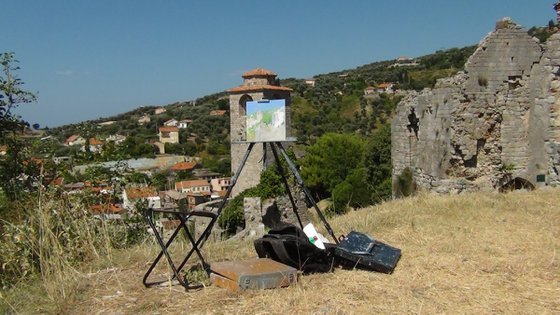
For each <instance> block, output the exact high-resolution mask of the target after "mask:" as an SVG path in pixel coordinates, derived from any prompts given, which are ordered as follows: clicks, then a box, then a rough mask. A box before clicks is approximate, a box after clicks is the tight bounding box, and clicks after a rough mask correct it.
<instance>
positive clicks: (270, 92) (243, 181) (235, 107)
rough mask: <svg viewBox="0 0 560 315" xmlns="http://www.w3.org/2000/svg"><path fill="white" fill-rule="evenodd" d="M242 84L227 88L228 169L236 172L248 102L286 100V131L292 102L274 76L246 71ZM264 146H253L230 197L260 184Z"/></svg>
mask: <svg viewBox="0 0 560 315" xmlns="http://www.w3.org/2000/svg"><path fill="white" fill-rule="evenodd" d="M242 77H243V84H242V85H240V86H237V87H234V88H232V89H230V90H229V91H228V92H229V108H230V138H231V170H232V172H235V171H236V170H237V168H238V167H239V164H240V163H241V159H242V158H243V155H244V154H245V152H246V150H247V147H248V146H249V145H248V143H239V142H240V141H245V140H246V134H245V124H246V115H247V112H246V110H247V107H246V104H247V102H250V101H261V100H276V99H284V100H285V101H286V126H287V128H288V130H289V126H290V115H289V112H290V110H289V108H290V106H289V105H290V103H291V98H290V91H291V89H290V88H287V87H282V86H280V84H279V82H278V80H277V79H276V73H274V72H272V71H269V70H266V69H262V68H256V69H253V70H251V71H248V72H245V73H244V74H243V75H242ZM263 146H264V145H260V144H256V145H255V146H254V148H253V150H252V152H251V155H250V156H249V159H248V160H247V162H246V163H245V166H244V167H243V171H242V172H241V174H240V175H239V178H238V179H237V183H236V184H235V187H234V190H233V191H232V196H236V195H237V194H239V193H240V192H242V191H243V190H245V189H247V188H251V187H254V186H256V185H257V184H258V183H259V179H260V174H261V172H262V171H263V169H264V166H265V163H266V161H265V154H264V153H265V152H264V150H263Z"/></svg>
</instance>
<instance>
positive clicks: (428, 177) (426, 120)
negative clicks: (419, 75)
mask: <svg viewBox="0 0 560 315" xmlns="http://www.w3.org/2000/svg"><path fill="white" fill-rule="evenodd" d="M559 49H560V38H559V35H554V36H553V37H552V38H551V39H550V40H549V41H548V42H547V45H546V46H545V47H544V48H543V47H541V45H539V43H538V40H535V39H533V38H531V37H530V36H529V35H528V34H527V32H526V31H525V30H523V29H522V28H521V27H520V26H518V25H516V24H515V23H513V22H511V21H510V20H507V19H506V20H502V21H500V22H498V23H497V28H496V30H495V31H494V32H492V33H490V34H489V35H488V36H487V37H486V38H484V39H483V40H482V41H481V43H480V44H479V47H478V49H477V50H476V52H475V53H474V54H473V55H472V56H471V57H470V58H469V60H468V62H467V63H466V65H465V72H464V73H459V74H457V75H456V76H454V77H452V78H447V79H442V80H439V81H438V82H437V84H436V86H435V88H434V89H425V90H424V91H422V92H414V93H411V94H410V95H409V96H407V97H406V98H405V99H403V100H402V101H401V103H400V104H399V105H398V107H397V114H396V116H395V118H394V121H393V125H392V160H393V178H394V179H395V178H396V177H397V176H398V175H399V174H401V173H402V171H403V170H404V169H405V168H407V167H408V168H410V169H411V170H412V171H413V174H414V179H415V181H416V183H417V186H418V187H419V188H421V189H426V190H433V191H437V192H442V193H449V192H462V191H473V190H480V189H485V190H490V189H500V188H502V187H503V186H504V185H507V184H508V183H509V182H512V180H515V179H520V180H522V181H523V182H524V183H528V184H530V185H532V186H539V185H545V184H557V183H558V165H559V164H558V160H559V158H558V145H559V143H560V142H559V140H560V138H559V137H558V135H559V134H560V125H559V121H558V110H559V107H560V106H559V104H560V101H558V99H559V98H558V95H557V92H556V91H555V86H556V88H560V81H558V72H557V71H558V65H559V64H560V51H559ZM543 50H544V53H543ZM537 175H539V178H540V179H542V178H543V175H544V178H545V181H544V182H542V183H541V182H538V181H537Z"/></svg>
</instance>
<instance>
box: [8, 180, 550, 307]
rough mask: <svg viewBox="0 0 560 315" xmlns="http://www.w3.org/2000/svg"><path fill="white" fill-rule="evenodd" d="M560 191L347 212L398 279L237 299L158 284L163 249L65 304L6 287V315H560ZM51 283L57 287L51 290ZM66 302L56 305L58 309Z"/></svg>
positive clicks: (247, 247) (317, 281) (230, 253)
mask: <svg viewBox="0 0 560 315" xmlns="http://www.w3.org/2000/svg"><path fill="white" fill-rule="evenodd" d="M559 204H560V190H559V189H543V190H540V191H535V192H516V193H510V194H496V193H478V194H465V195H460V196H435V195H432V194H424V195H420V196H417V197H414V198H409V199H402V200H397V201H391V202H386V203H383V204H381V205H378V206H375V207H372V208H367V209H362V210H359V211H354V212H351V213H349V214H347V215H345V216H341V217H337V218H335V219H333V220H332V222H331V224H332V226H333V228H334V230H335V232H336V233H337V234H338V233H346V232H348V231H350V230H357V231H362V232H366V233H368V234H370V235H372V236H374V237H375V238H377V239H379V240H382V241H385V242H387V243H389V244H391V245H393V246H396V247H399V248H401V249H402V251H403V256H402V258H401V261H400V262H399V264H398V266H397V268H396V270H395V272H394V273H393V274H392V275H384V274H378V273H374V272H367V271H357V270H354V271H352V270H336V271H335V272H334V273H330V274H316V275H310V276H302V277H301V279H300V283H299V284H298V285H297V286H294V287H291V288H286V289H277V290H267V291H248V292H244V293H240V294H231V293H228V292H226V291H225V290H223V289H221V288H218V287H215V286H209V287H206V288H204V289H201V290H198V291H191V292H184V291H183V290H182V288H181V287H179V286H173V287H163V288H152V289H146V288H144V287H143V286H142V283H141V281H142V275H143V273H144V271H145V269H146V268H147V266H148V262H149V260H150V259H151V257H152V256H153V255H154V254H155V253H156V250H157V249H156V247H155V246H154V245H153V244H151V243H146V244H144V245H142V246H138V247H135V248H133V249H129V250H125V251H120V252H115V253H113V255H112V256H111V259H107V260H101V261H92V262H91V263H89V264H88V266H87V267H85V268H84V270H81V271H79V272H76V275H75V280H74V281H73V282H72V283H67V284H66V285H67V298H65V299H61V300H58V301H57V303H55V302H53V301H52V300H49V299H48V298H47V297H45V295H44V294H43V293H42V292H43V291H42V286H41V285H37V284H36V283H35V284H30V285H28V286H19V288H18V289H15V290H12V291H10V292H2V299H1V300H0V301H2V303H3V304H4V306H3V308H4V309H2V308H0V310H4V311H5V310H9V309H11V310H15V311H17V312H21V313H38V312H41V311H47V312H61V313H68V314H83V313H118V314H153V313H156V312H157V313H186V312H188V313H191V314H210V313H212V314H232V313H235V314H285V313H294V314H312V313H320V314H347V313H362V314H372V313H428V314H430V313H469V314H475V313H558V312H560V300H559V299H558V296H560V262H559V260H560V258H559V256H558V252H559V250H560V207H559V206H558V205H559ZM204 251H205V253H206V255H207V257H208V259H209V261H210V262H213V261H221V260H234V259H242V258H248V257H253V256H255V253H254V250H253V248H252V245H251V243H249V242H244V243H233V242H221V243H211V244H208V246H207V247H205V249H204ZM47 285H48V284H47ZM55 304H56V305H55Z"/></svg>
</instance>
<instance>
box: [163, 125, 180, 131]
mask: <svg viewBox="0 0 560 315" xmlns="http://www.w3.org/2000/svg"><path fill="white" fill-rule="evenodd" d="M159 132H179V128H177V127H174V126H163V127H159Z"/></svg>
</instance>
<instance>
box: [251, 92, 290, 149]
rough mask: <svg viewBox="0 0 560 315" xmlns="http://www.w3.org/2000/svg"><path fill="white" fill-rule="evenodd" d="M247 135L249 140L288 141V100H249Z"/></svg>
mask: <svg viewBox="0 0 560 315" xmlns="http://www.w3.org/2000/svg"><path fill="white" fill-rule="evenodd" d="M246 106H247V107H246V108H247V118H246V119H247V120H246V135H247V141H249V142H274V141H286V101H285V100H283V99H280V100H262V101H251V102H247V104H246Z"/></svg>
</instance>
